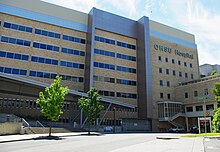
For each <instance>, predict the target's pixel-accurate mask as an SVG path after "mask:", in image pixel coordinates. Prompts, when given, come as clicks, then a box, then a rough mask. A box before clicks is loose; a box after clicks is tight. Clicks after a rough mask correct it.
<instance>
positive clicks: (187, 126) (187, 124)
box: [185, 117, 189, 132]
mask: <svg viewBox="0 0 220 152" xmlns="http://www.w3.org/2000/svg"><path fill="white" fill-rule="evenodd" d="M185 119H186V131H187V132H188V131H189V121H188V117H186V118H185Z"/></svg>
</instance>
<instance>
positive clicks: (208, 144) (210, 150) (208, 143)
mask: <svg viewBox="0 0 220 152" xmlns="http://www.w3.org/2000/svg"><path fill="white" fill-rule="evenodd" d="M204 147H205V152H220V137H218V138H215V137H214V138H213V137H212V138H208V137H207V138H205V139H204Z"/></svg>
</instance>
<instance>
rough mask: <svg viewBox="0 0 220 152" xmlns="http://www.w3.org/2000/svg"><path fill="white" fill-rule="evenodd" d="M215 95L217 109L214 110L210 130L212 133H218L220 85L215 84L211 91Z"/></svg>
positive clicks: (219, 123) (219, 129)
mask: <svg viewBox="0 0 220 152" xmlns="http://www.w3.org/2000/svg"><path fill="white" fill-rule="evenodd" d="M212 91H213V93H214V94H215V100H216V102H217V105H218V106H217V109H215V110H214V115H213V120H212V128H213V132H220V83H219V82H217V83H215V88H214V89H213V90H212Z"/></svg>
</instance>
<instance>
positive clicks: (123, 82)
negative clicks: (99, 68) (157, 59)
mask: <svg viewBox="0 0 220 152" xmlns="http://www.w3.org/2000/svg"><path fill="white" fill-rule="evenodd" d="M117 83H118V84H124V85H131V86H136V81H132V80H125V79H117Z"/></svg>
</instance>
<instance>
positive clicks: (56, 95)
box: [37, 76, 68, 136]
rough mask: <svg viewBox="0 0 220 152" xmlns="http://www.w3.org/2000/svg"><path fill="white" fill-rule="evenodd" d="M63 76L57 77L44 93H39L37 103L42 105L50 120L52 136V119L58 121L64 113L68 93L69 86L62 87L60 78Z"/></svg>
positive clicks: (43, 111) (42, 109)
mask: <svg viewBox="0 0 220 152" xmlns="http://www.w3.org/2000/svg"><path fill="white" fill-rule="evenodd" d="M61 79H62V77H58V76H57V77H56V79H55V80H54V82H53V83H52V84H51V85H50V87H49V88H48V87H47V88H45V91H44V93H43V92H40V93H39V99H37V104H39V105H40V107H41V113H42V114H43V115H44V116H45V117H47V119H48V120H50V130H49V136H51V124H52V121H58V120H59V118H60V115H61V114H63V111H62V108H63V105H64V103H63V102H64V99H65V96H66V95H67V94H68V88H67V87H65V88H64V87H62V85H61V84H60V80H61Z"/></svg>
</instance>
